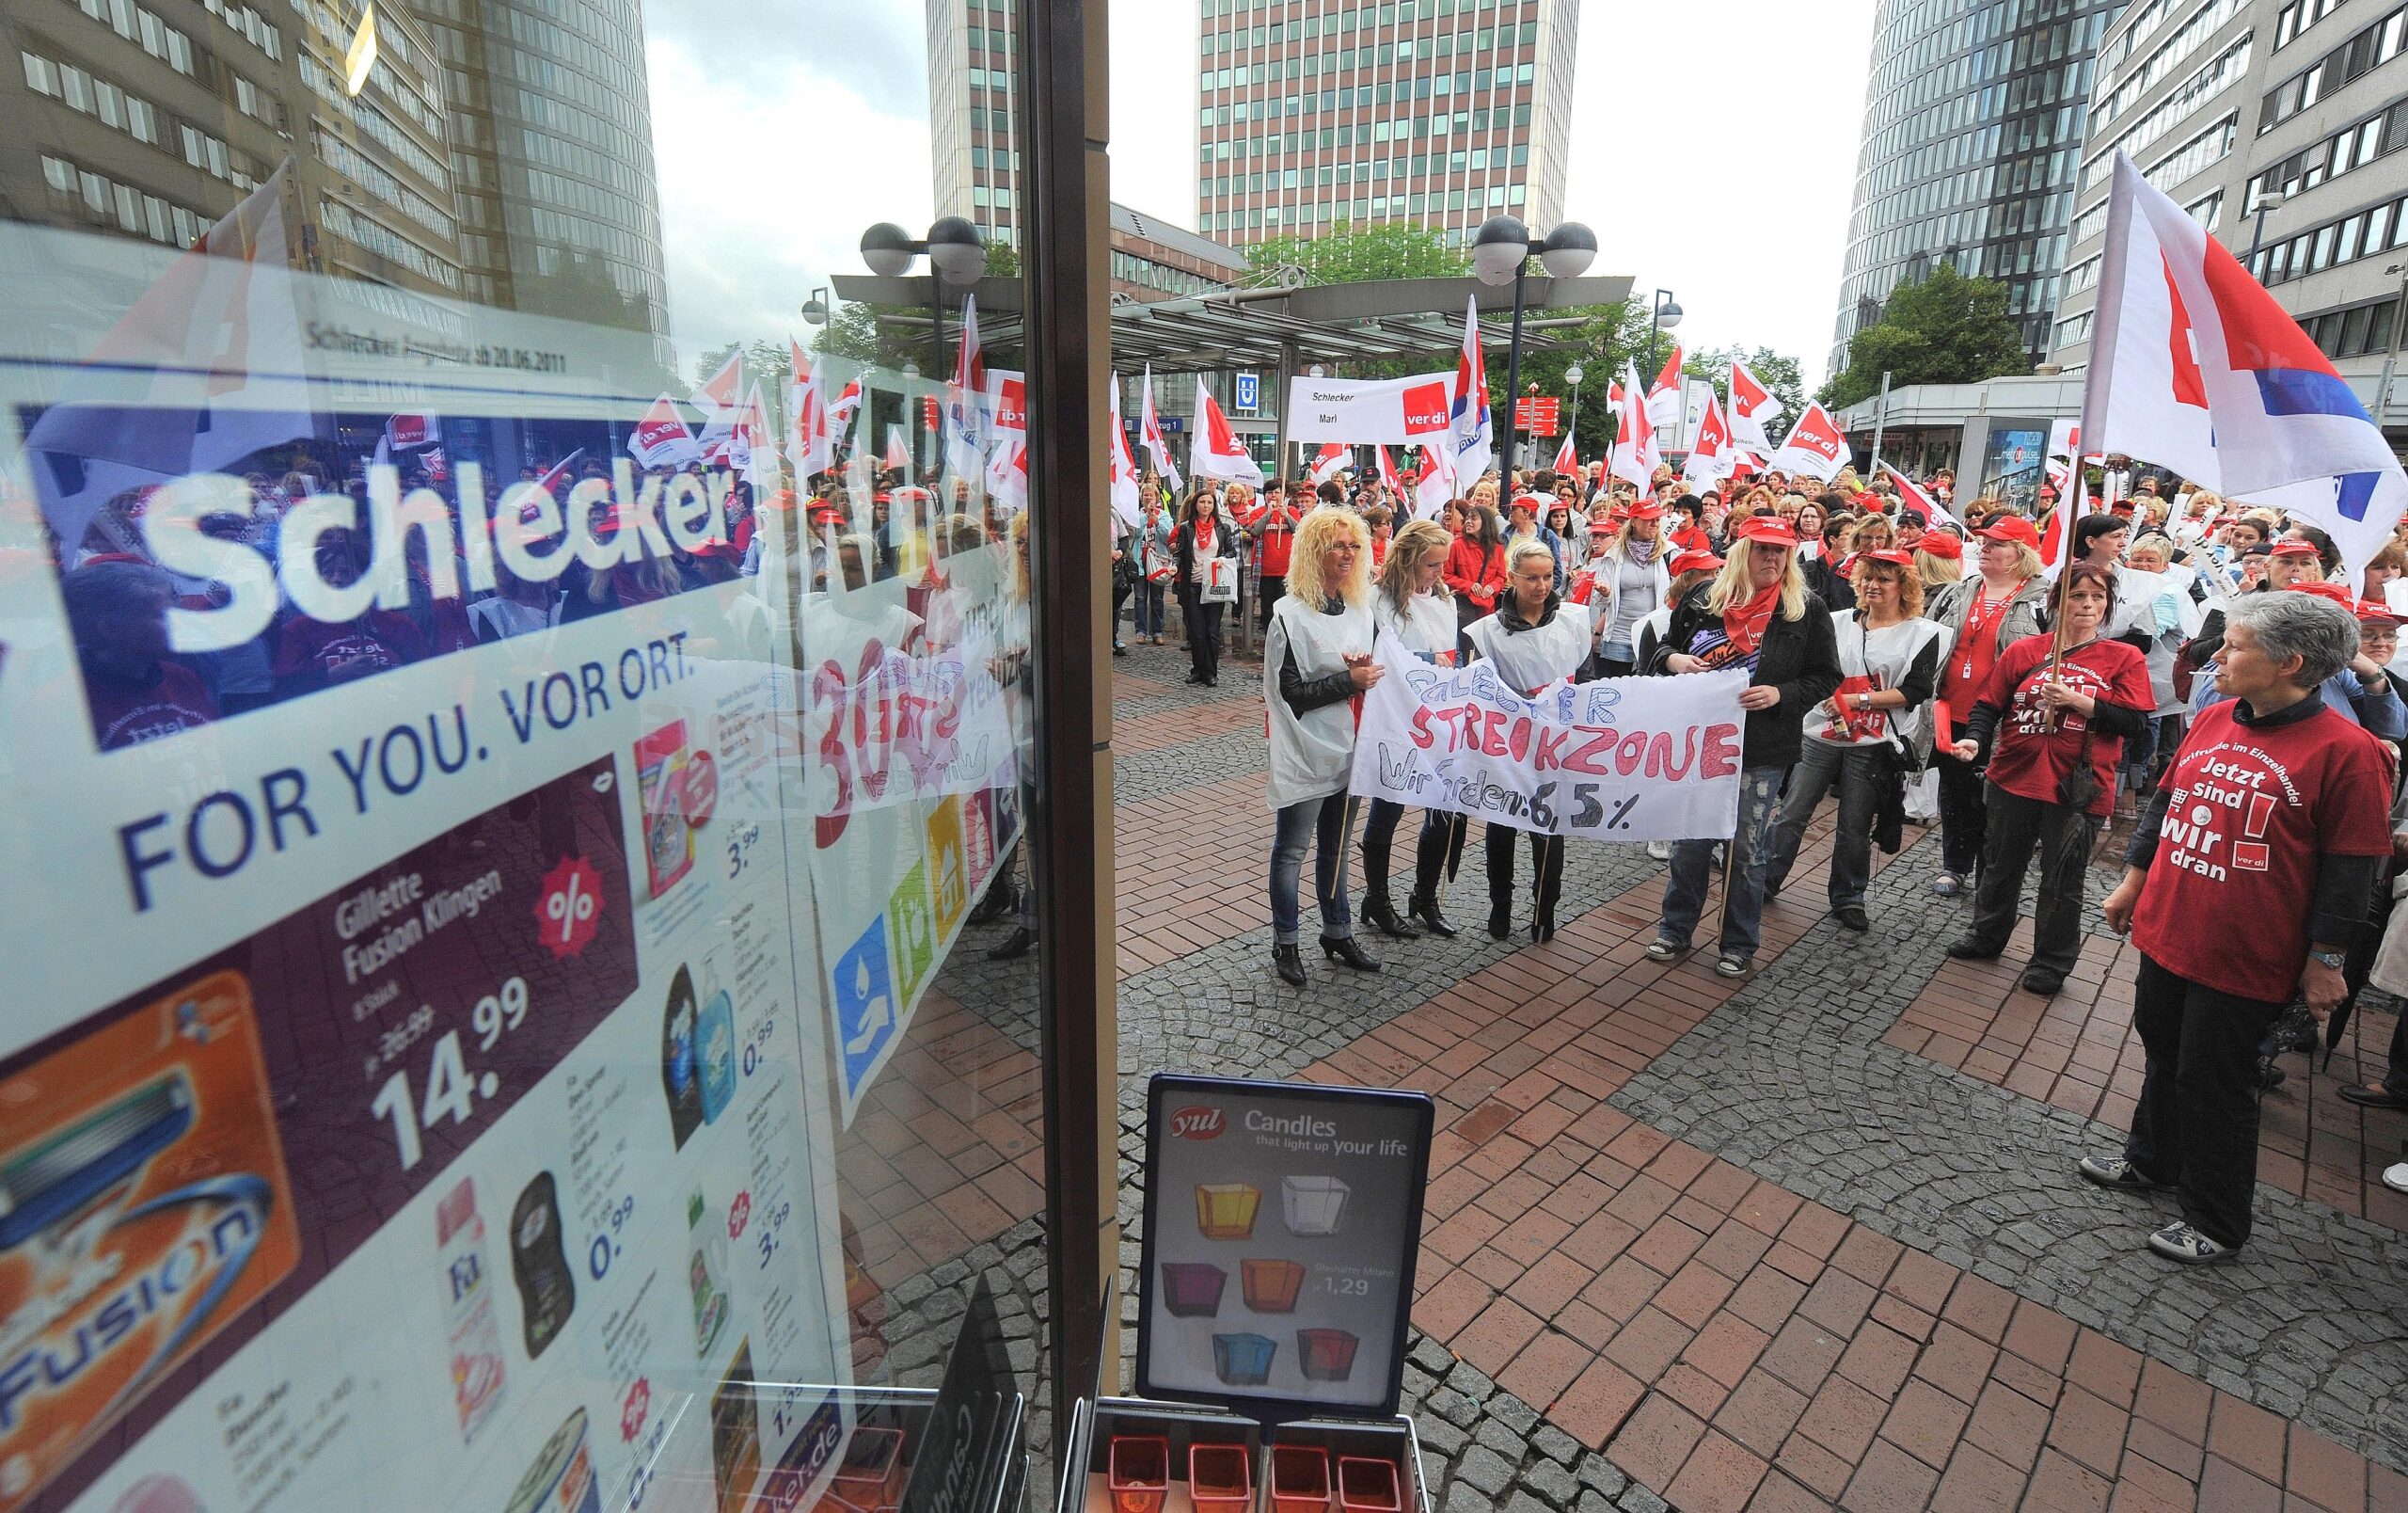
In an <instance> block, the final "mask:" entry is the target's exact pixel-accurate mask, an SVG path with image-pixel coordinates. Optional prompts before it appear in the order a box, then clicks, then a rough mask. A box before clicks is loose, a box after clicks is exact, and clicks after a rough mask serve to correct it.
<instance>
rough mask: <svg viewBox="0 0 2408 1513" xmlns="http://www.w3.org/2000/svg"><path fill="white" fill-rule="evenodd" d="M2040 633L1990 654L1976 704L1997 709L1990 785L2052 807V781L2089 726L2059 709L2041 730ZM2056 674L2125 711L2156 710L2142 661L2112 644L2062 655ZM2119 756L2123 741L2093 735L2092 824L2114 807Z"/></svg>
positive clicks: (2044, 654)
mask: <svg viewBox="0 0 2408 1513" xmlns="http://www.w3.org/2000/svg"><path fill="white" fill-rule="evenodd" d="M2050 645H2052V641H2051V638H2050V637H2048V636H2025V637H2024V638H2023V639H2022V640H2020V641H2019V642H2017V643H2016V644H2015V645H2011V646H2009V647H2007V648H2006V649H2005V650H2004V651H2002V652H2000V653H1999V654H1998V664H1997V665H1996V666H1994V667H1992V668H1991V669H1990V677H1989V681H1988V683H1986V684H1984V685H1983V687H1982V698H1981V702H1983V703H1984V704H1987V705H1989V706H1990V707H1991V708H1993V709H1997V710H1998V711H1999V717H1998V734H1997V735H1996V736H1995V737H1994V738H1993V739H1992V741H1991V743H1990V765H1989V777H1990V781H1991V782H1993V783H1996V784H1997V785H1998V786H1999V787H2001V788H2004V789H2006V791H2008V792H2009V793H2012V794H2015V795H2016V796H2018V797H2019V798H2026V799H2036V800H2038V801H2039V802H2041V803H2043V804H2054V803H2056V802H2057V782H2058V780H2059V779H2060V778H2062V777H2064V776H2065V775H2066V773H2067V772H2071V771H2073V765H2074V763H2075V762H2077V761H2080V760H2081V759H2082V738H2083V732H2084V731H2086V730H2087V729H2089V727H2090V722H2089V721H2087V720H2085V719H2083V717H2082V715H2081V714H2079V713H2077V712H2076V711H2074V710H2072V709H2064V710H2060V711H2059V712H2058V715H2057V728H2056V730H2055V731H2054V732H2053V733H2049V732H2045V731H2044V730H2043V728H2042V725H2043V723H2044V719H2045V716H2046V715H2047V714H2048V706H2047V705H2045V704H2042V703H2041V702H2040V686H2041V684H2043V683H2045V682H2046V681H2048V663H2049V648H2050ZM2057 675H2058V677H2060V678H2061V679H2062V680H2063V681H2064V682H2065V684H2066V686H2067V687H2068V688H2071V689H2073V690H2075V691H2076V692H2077V693H2087V694H2089V695H2091V696H2092V697H2093V698H2096V699H2099V700H2102V701H2104V702H2106V703H2109V704H2120V705H2122V706H2124V707H2125V708H2126V709H2154V708H2156V702H2157V701H2156V699H2155V697H2154V695H2152V694H2151V693H2149V689H2148V661H2147V659H2146V658H2144V657H2143V656H2142V655H2141V654H2140V653H2139V652H2138V651H2135V650H2133V649H2132V648H2131V646H2129V645H2125V644H2124V643H2123V642H2120V641H2094V642H2092V643H2090V644H2089V645H2086V646H2079V647H2076V648H2075V649H2073V650H2071V651H2068V652H2067V653H2066V654H2065V658H2064V660H2063V661H2060V662H2059V663H2058V665H2057ZM2123 755H2124V738H2123V737H2121V736H2103V735H2102V736H2099V738H2097V739H2096V740H2094V741H2091V743H2090V770H2091V772H2093V773H2094V774H2095V775H2096V776H2097V777H2098V779H2099V797H2098V798H2097V799H2096V800H2094V801H2093V802H2092V804H2091V805H2090V812H2091V813H2092V814H2094V815H2097V816H2098V817H2099V818H2100V819H2105V818H2106V817H2107V816H2108V815H2109V814H2111V813H2113V812H2114V810H2115V763H2116V762H2117V761H2118V760H2120V759H2121V758H2122V756H2123Z"/></svg>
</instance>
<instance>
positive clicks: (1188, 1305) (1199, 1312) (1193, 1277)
mask: <svg viewBox="0 0 2408 1513" xmlns="http://www.w3.org/2000/svg"><path fill="white" fill-rule="evenodd" d="M1228 1284H1229V1274H1228V1272H1226V1271H1224V1270H1222V1269H1221V1268H1220V1267H1219V1266H1207V1265H1206V1264H1204V1263H1203V1262H1201V1261H1165V1262H1164V1263H1163V1307H1164V1309H1166V1310H1168V1311H1169V1313H1170V1315H1171V1317H1173V1318H1211V1317H1212V1315H1213V1314H1218V1313H1219V1312H1220V1311H1221V1292H1222V1290H1223V1289H1224V1288H1226V1287H1228Z"/></svg>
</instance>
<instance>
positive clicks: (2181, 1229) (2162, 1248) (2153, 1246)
mask: <svg viewBox="0 0 2408 1513" xmlns="http://www.w3.org/2000/svg"><path fill="white" fill-rule="evenodd" d="M2148 1248H2149V1249H2150V1250H2155V1251H2156V1252H2157V1253H2158V1254H2160V1255H2162V1256H2163V1257H2165V1259H2167V1260H2168V1261H2179V1262H2181V1263H2182V1264H2183V1265H2184V1266H2214V1265H2215V1264H2217V1263H2218V1262H2220V1261H2230V1260H2232V1259H2233V1258H2234V1257H2236V1256H2238V1255H2240V1254H2241V1248H2240V1247H2239V1246H2237V1245H2221V1244H2218V1243H2217V1242H2216V1241H2214V1240H2211V1239H2209V1238H2208V1237H2207V1236H2206V1235H2204V1234H2200V1233H2199V1232H2198V1231H2197V1230H2194V1229H2193V1228H2192V1227H2191V1226H2190V1225H2188V1224H2186V1223H2184V1222H2183V1221H2182V1220H2180V1219H2176V1220H2175V1221H2174V1222H2173V1223H2171V1224H2168V1225H2166V1226H2165V1227H2164V1228H2163V1229H2162V1230H2159V1231H2158V1232H2157V1233H2156V1234H2152V1235H2150V1236H2149V1237H2148Z"/></svg>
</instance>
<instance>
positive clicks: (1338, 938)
mask: <svg viewBox="0 0 2408 1513" xmlns="http://www.w3.org/2000/svg"><path fill="white" fill-rule="evenodd" d="M1289 949H1291V950H1293V949H1294V947H1292V946H1291V947H1290V948H1289ZM1321 953H1322V954H1323V956H1326V957H1329V958H1330V959H1331V960H1333V961H1339V962H1344V963H1345V964H1347V965H1348V966H1351V967H1353V968H1354V969H1355V971H1357V972H1376V971H1378V970H1379V969H1380V964H1379V963H1377V962H1375V961H1373V960H1372V959H1371V957H1370V953H1369V952H1367V951H1365V950H1364V949H1363V948H1362V947H1360V946H1357V945H1356V944H1355V937H1354V936H1352V935H1323V937H1322V938H1321Z"/></svg>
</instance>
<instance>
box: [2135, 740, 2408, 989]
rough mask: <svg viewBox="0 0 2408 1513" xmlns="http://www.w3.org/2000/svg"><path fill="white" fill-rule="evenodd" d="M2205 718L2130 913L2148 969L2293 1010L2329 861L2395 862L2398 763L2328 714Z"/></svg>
mask: <svg viewBox="0 0 2408 1513" xmlns="http://www.w3.org/2000/svg"><path fill="white" fill-rule="evenodd" d="M2239 708H2240V706H2239V705H2237V704H2234V703H2232V702H2229V701H2227V702H2226V703H2223V704H2217V705H2212V706H2210V708H2209V709H2207V711H2206V712H2205V713H2203V714H2201V715H2200V716H2199V717H2198V721H2197V723H2196V724H2194V725H2193V726H2192V727H2191V734H2190V735H2189V736H2188V737H2187V738H2185V739H2184V741H2183V742H2182V749H2181V750H2180V751H2179V752H2178V753H2177V754H2176V755H2175V757H2174V764H2173V765H2172V766H2171V767H2168V768H2167V769H2166V770H2165V777H2164V780H2163V782H2162V787H2163V788H2165V789H2166V790H2167V791H2168V792H2169V793H2171V794H2172V795H2173V800H2172V802H2171V804H2169V805H2168V806H2167V808H2166V811H2165V828H2164V830H2163V831H2162V833H2161V834H2160V835H2159V836H2158V842H2157V855H2156V857H2155V858H2154V859H2153V860H2151V861H2150V863H2149V867H2148V876H2147V879H2146V880H2145V881H2143V883H2142V884H2141V897H2140V903H2139V905H2138V907H2136V908H2135V909H2134V910H2133V912H2132V943H2133V944H2134V945H2136V946H2138V947H2139V948H2141V949H2142V950H2144V951H2147V953H2148V956H2149V959H2150V960H2151V961H2153V962H2155V963H2157V964H2159V965H2160V966H2162V967H2164V968H2165V969H2166V970H2167V971H2169V972H2173V973H2175V974H2176V975H2178V976H2179V977H2184V978H2187V979H2190V980H2192V981H2194V982H2197V983H2202V984H2204V985H2206V986H2208V987H2210V988H2213V989H2215V990H2216V991H2218V992H2219V993H2229V994H2232V995H2234V996H2236V997H2242V998H2255V999H2257V1000H2258V1001H2259V1002H2261V1003H2288V1002H2289V1000H2290V996H2291V992H2292V990H2293V988H2294V987H2295V986H2296V985H2297V984H2298V982H2299V974H2300V969H2301V968H2302V967H2303V966H2305V964H2306V963H2307V947H2308V939H2307V909H2308V900H2309V899H2310V897H2311V896H2312V895H2313V894H2314V893H2315V891H2316V859H2317V857H2318V856H2319V855H2321V854H2331V855H2338V856H2385V855H2389V854H2390V852H2391V759H2390V757H2389V756H2388V755H2387V753H2386V751H2385V748H2384V743H2383V742H2382V741H2378V740H2376V739H2375V738H2374V737H2373V736H2370V735H2368V733H2367V732H2366V731H2365V730H2363V729H2361V728H2360V727H2358V726H2357V725H2353V724H2351V723H2350V722H2349V720H2347V719H2346V718H2344V717H2343V716H2341V715H2338V714H2336V713H2335V712H2333V711H2332V710H2331V709H2323V710H2321V711H2319V712H2318V713H2315V714H2312V715H2310V716H2308V717H2307V718H2306V719H2305V720H2299V721H2295V722H2293V723H2291V724H2289V725H2259V726H2257V727H2255V728H2252V727H2250V726H2247V725H2242V723H2241V722H2240V721H2239V720H2237V719H2235V718H2234V716H2233V711H2234V710H2235V709H2239Z"/></svg>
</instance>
